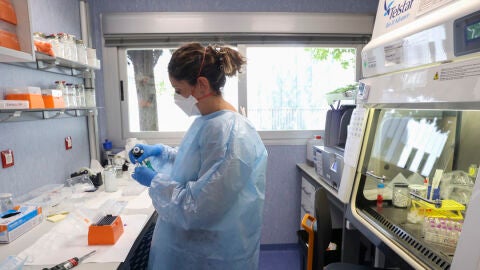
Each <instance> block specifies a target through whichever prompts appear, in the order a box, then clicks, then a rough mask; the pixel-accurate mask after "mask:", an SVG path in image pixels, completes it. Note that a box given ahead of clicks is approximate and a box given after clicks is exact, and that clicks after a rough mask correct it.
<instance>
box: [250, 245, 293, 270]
mask: <svg viewBox="0 0 480 270" xmlns="http://www.w3.org/2000/svg"><path fill="white" fill-rule="evenodd" d="M300 256H301V255H300V251H299V250H298V249H294V248H288V249H274V250H260V263H259V270H301V269H300V267H301V266H300V265H301V263H300V262H301V261H300Z"/></svg>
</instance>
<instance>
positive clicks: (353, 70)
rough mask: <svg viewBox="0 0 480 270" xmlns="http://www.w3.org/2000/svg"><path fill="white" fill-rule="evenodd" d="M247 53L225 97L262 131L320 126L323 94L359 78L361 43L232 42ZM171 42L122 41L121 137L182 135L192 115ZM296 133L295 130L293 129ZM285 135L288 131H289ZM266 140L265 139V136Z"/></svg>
mask: <svg viewBox="0 0 480 270" xmlns="http://www.w3.org/2000/svg"><path fill="white" fill-rule="evenodd" d="M233 48H234V49H237V50H239V51H240V52H241V53H242V54H243V55H244V56H245V57H246V60H247V65H246V66H245V69H244V70H243V72H242V73H241V74H239V76H237V77H233V78H232V77H230V78H227V83H226V85H225V87H224V89H223V92H222V93H223V96H224V98H225V99H226V100H227V101H229V102H230V103H231V104H232V105H233V106H235V107H236V108H237V109H238V111H239V112H241V113H244V114H246V116H247V117H248V118H249V120H250V121H251V122H252V123H253V124H254V125H255V127H256V128H257V130H259V131H260V133H261V135H262V132H264V133H263V134H264V135H262V138H264V136H265V134H275V133H277V135H276V137H277V138H279V137H282V136H278V134H279V133H280V134H282V132H284V133H283V134H288V132H302V131H312V130H324V127H325V115H326V112H327V110H328V109H329V108H330V104H328V103H327V100H326V99H325V93H327V92H330V91H332V90H335V89H337V88H340V87H343V86H345V85H348V84H351V83H353V82H355V81H356V79H357V74H358V67H357V65H356V59H357V57H358V55H357V54H358V53H359V52H360V50H359V48H360V47H359V46H358V45H352V46H349V45H341V46H332V45H328V46H325V45H308V46H299V45H291V46H289V45H253V44H247V45H245V44H237V45H236V46H234V47H233ZM175 49H176V47H175V46H172V47H161V48H123V49H120V50H119V66H120V69H124V71H123V72H120V74H123V76H122V75H121V78H120V79H121V80H122V82H123V88H124V91H125V92H124V103H125V104H123V105H122V115H123V116H124V117H123V122H122V130H123V134H124V137H137V138H142V137H148V135H147V136H146V134H150V136H151V135H152V134H157V135H160V134H163V135H165V134H181V133H182V132H185V131H186V130H187V129H188V127H189V126H190V124H191V122H192V121H193V118H192V117H187V116H186V115H185V114H184V113H183V112H182V111H181V110H180V109H179V108H178V107H177V106H176V105H175V103H174V99H173V94H174V90H173V88H172V87H171V85H170V81H169V78H168V71H167V66H168V62H169V60H170V58H171V55H172V53H173V51H174V50H175ZM295 136H297V135H295ZM287 137H288V135H287ZM264 139H265V138H264Z"/></svg>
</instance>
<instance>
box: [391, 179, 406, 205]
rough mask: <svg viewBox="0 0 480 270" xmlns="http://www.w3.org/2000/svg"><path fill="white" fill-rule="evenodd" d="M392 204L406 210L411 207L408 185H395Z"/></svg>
mask: <svg viewBox="0 0 480 270" xmlns="http://www.w3.org/2000/svg"><path fill="white" fill-rule="evenodd" d="M392 204H393V206H395V207H400V208H406V207H408V206H409V205H410V192H409V189H408V184H407V183H395V184H394V185H393V194H392Z"/></svg>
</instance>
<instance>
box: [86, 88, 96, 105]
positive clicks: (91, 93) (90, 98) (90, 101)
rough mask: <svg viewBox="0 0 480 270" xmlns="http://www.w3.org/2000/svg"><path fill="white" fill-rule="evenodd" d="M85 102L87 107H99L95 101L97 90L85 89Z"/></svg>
mask: <svg viewBox="0 0 480 270" xmlns="http://www.w3.org/2000/svg"><path fill="white" fill-rule="evenodd" d="M85 102H86V105H87V107H95V106H97V103H96V100H95V88H85Z"/></svg>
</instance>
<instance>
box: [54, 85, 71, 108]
mask: <svg viewBox="0 0 480 270" xmlns="http://www.w3.org/2000/svg"><path fill="white" fill-rule="evenodd" d="M55 89H58V90H60V91H62V97H63V103H65V108H69V107H70V99H69V98H68V97H69V93H68V91H67V88H66V87H65V81H55Z"/></svg>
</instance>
